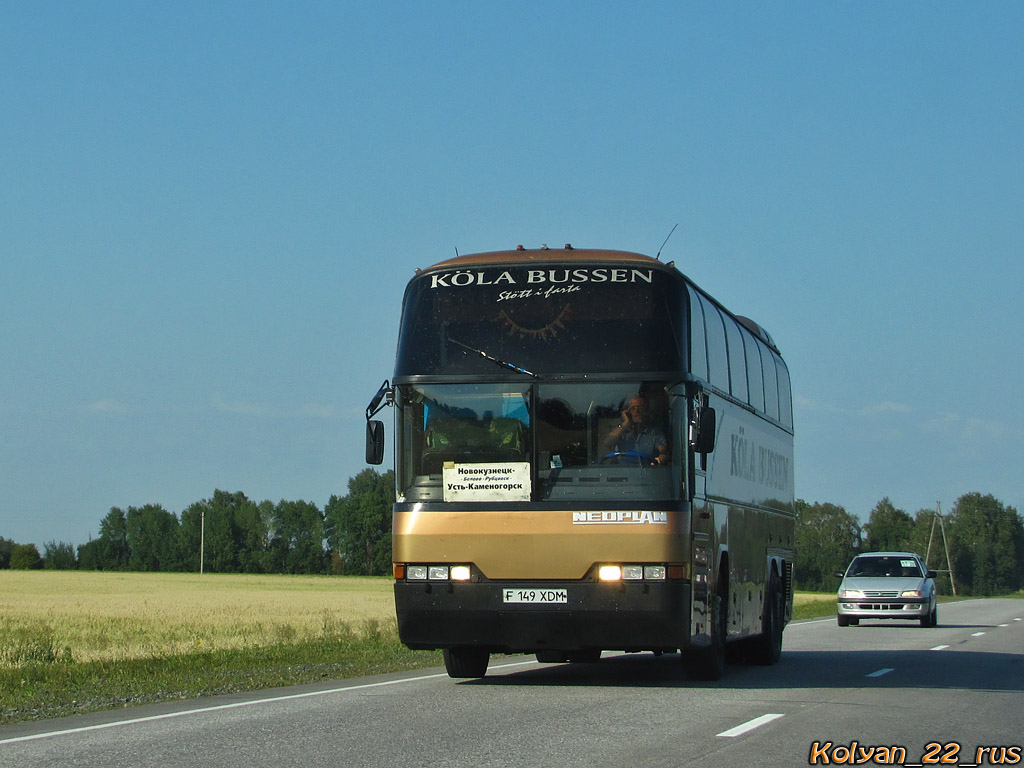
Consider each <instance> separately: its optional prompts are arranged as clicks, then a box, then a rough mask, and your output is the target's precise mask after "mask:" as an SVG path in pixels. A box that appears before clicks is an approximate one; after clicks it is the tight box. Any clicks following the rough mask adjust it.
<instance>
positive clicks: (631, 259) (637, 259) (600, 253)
mask: <svg viewBox="0 0 1024 768" xmlns="http://www.w3.org/2000/svg"><path fill="white" fill-rule="evenodd" d="M566 261H586V262H614V263H617V264H629V263H633V264H644V265H645V266H654V267H660V268H662V269H665V270H670V271H675V270H674V265H673V262H668V263H665V262H663V261H658V260H657V259H655V258H653V257H651V256H645V255H644V254H642V253H633V252H631V251H608V250H597V249H588V248H579V249H577V248H573V247H572V246H571V245H566V246H565V247H564V248H547V247H541V248H531V249H527V248H523V247H522V246H519V248H517V249H516V250H514V251H512V250H509V251H488V252H487V253H467V254H466V255H464V256H455V257H453V258H451V259H446V260H444V261H440V262H438V263H437V264H432V265H431V266H429V267H426V268H425V269H417V270H416V272H417V274H419V273H421V272H427V271H430V270H433V269H451V268H453V267H454V268H458V267H468V266H477V265H481V264H488V265H495V264H550V263H555V262H563V263H564V262H566Z"/></svg>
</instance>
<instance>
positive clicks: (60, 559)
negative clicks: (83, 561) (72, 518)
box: [43, 541, 78, 571]
mask: <svg viewBox="0 0 1024 768" xmlns="http://www.w3.org/2000/svg"><path fill="white" fill-rule="evenodd" d="M43 564H44V567H45V568H46V570H48V571H73V570H75V568H77V567H78V559H77V558H76V557H75V548H74V547H73V546H71V545H70V544H68V543H66V542H63V541H62V542H60V543H59V544H58V543H57V542H55V541H48V542H46V543H45V544H44V545H43Z"/></svg>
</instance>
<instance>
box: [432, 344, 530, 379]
mask: <svg viewBox="0 0 1024 768" xmlns="http://www.w3.org/2000/svg"><path fill="white" fill-rule="evenodd" d="M448 341H451V342H454V343H456V344H458V345H459V346H460V347H463V348H464V349H468V350H469V351H470V352H476V353H477V354H478V355H480V357H482V358H483V359H484V360H490V361H491V362H492V363H495V364H497V365H500V366H501V367H502V368H508V369H509V370H510V371H515V372H516V373H525V374H526V375H527V376H532V377H533V378H535V379H536V378H537V374H536V373H534V372H533V371H528V370H526V369H525V368H520V367H519V366H518V365H513V364H512V363H506V362H505V361H504V360H499V359H498V358H496V357H495V356H494V355H489V354H487V353H486V352H484V351H483V350H482V349H477V348H476V347H471V346H469V344H463V343H462V342H461V341H459V340H458V339H453V338H452V337H451V336H449V337H448Z"/></svg>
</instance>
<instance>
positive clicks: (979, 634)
mask: <svg viewBox="0 0 1024 768" xmlns="http://www.w3.org/2000/svg"><path fill="white" fill-rule="evenodd" d="M984 634H985V633H984V632H971V637H981V636H982V635H984Z"/></svg>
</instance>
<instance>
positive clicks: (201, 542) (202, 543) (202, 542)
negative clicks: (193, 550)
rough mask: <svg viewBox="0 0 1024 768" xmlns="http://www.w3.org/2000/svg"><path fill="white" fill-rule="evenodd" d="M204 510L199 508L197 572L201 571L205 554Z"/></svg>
mask: <svg viewBox="0 0 1024 768" xmlns="http://www.w3.org/2000/svg"><path fill="white" fill-rule="evenodd" d="M205 549H206V510H205V509H201V510H199V573H202V572H203V556H204V555H205V554H206V553H205V552H204V550H205Z"/></svg>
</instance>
